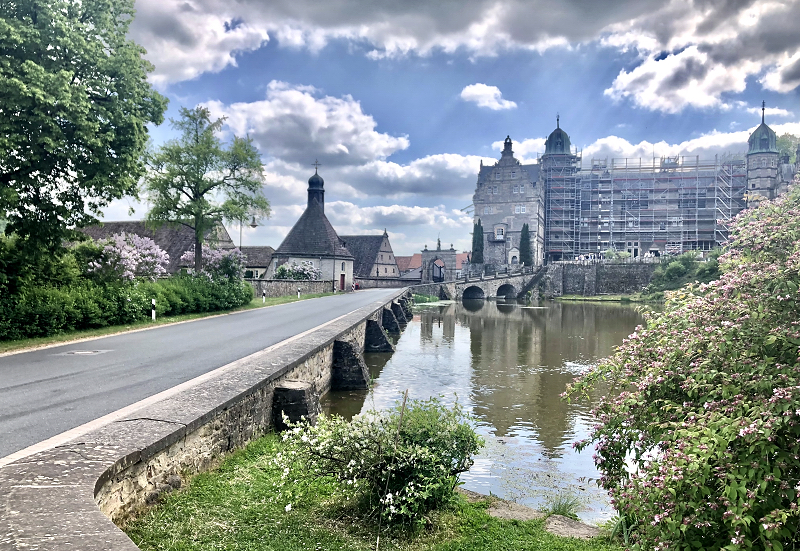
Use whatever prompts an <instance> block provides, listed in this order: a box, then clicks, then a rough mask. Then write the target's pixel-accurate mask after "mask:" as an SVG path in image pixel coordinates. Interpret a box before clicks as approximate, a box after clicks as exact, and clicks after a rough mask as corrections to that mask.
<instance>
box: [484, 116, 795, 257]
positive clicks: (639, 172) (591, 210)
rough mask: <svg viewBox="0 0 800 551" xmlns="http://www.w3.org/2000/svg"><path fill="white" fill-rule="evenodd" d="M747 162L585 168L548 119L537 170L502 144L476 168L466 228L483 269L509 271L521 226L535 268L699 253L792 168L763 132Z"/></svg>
mask: <svg viewBox="0 0 800 551" xmlns="http://www.w3.org/2000/svg"><path fill="white" fill-rule="evenodd" d="M763 109H764V108H763V106H762V117H761V125H760V126H759V127H758V128H756V129H755V130H754V131H753V133H752V134H751V136H750V139H749V140H748V145H749V148H748V152H747V154H746V157H741V156H733V155H726V156H719V155H717V156H715V157H714V158H713V159H700V158H699V157H685V156H678V157H662V158H660V159H656V158H653V159H652V160H645V159H607V158H606V159H592V160H591V161H590V162H588V163H585V164H584V163H583V159H582V157H581V155H580V154H579V153H578V151H577V150H576V149H575V148H573V147H572V144H571V141H570V138H569V135H568V134H567V133H566V132H565V131H564V130H563V129H562V128H561V125H560V120H559V119H558V118H557V119H556V128H555V130H553V132H552V133H551V134H550V135H549V136H548V138H547V140H546V141H545V151H544V154H542V155H541V156H540V157H539V158H538V160H537V162H535V163H531V164H527V165H522V164H520V162H519V161H518V160H517V159H515V158H514V155H513V151H512V142H511V138H510V137H507V138H506V140H505V142H504V144H503V152H502V155H501V158H500V160H499V161H498V162H497V163H495V164H494V165H493V166H483V163H481V167H480V170H479V172H478V182H477V187H476V191H475V195H474V196H473V205H474V208H475V213H474V222H475V223H477V222H478V220H479V219H480V220H481V222H482V225H483V229H484V261H485V263H486V264H493V265H495V266H502V265H509V264H514V263H515V254H516V255H517V257H516V258H517V259H518V254H519V234H520V230H521V229H522V225H523V224H525V223H527V224H528V227H529V229H530V236H531V250H532V251H533V259H534V263H535V264H537V265H540V264H542V263H544V262H547V261H551V260H575V259H577V258H580V257H584V258H600V257H602V256H603V255H605V254H606V251H609V250H613V251H617V252H621V251H625V252H627V253H629V254H630V256H631V257H639V256H645V255H647V256H660V255H663V254H680V253H682V252H685V251H690V250H698V251H707V250H710V249H712V248H715V247H719V246H722V245H723V244H724V243H725V242H726V241H727V240H728V229H727V227H728V223H729V222H730V221H731V219H732V218H733V217H734V216H736V214H738V213H739V212H741V211H742V210H743V209H745V208H747V207H748V206H751V205H753V204H757V202H758V201H759V200H763V199H772V198H775V197H777V196H778V195H780V194H781V193H784V192H785V191H786V190H787V189H788V186H789V184H790V183H791V182H792V180H793V178H794V176H795V174H796V173H797V172H798V165H800V148H798V162H797V164H790V163H789V157H788V155H784V156H783V157H782V158H779V157H780V153H779V151H778V148H777V137H776V135H775V132H774V131H773V130H772V129H771V128H770V127H769V126H767V124H766V123H765V122H764V111H763Z"/></svg>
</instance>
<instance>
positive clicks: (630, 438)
mask: <svg viewBox="0 0 800 551" xmlns="http://www.w3.org/2000/svg"><path fill="white" fill-rule="evenodd" d="M719 265H720V269H721V272H722V274H721V276H720V278H719V280H717V281H713V282H711V283H708V284H699V285H690V286H688V287H686V288H684V289H683V290H681V291H677V292H675V293H674V294H671V295H668V300H667V303H666V305H665V308H664V311H663V312H661V313H658V314H652V315H650V316H649V317H648V319H647V326H646V328H641V327H640V328H638V329H637V331H636V332H635V333H634V334H632V335H631V336H630V337H628V339H626V340H625V341H624V343H623V344H622V346H620V348H619V349H618V351H617V353H616V354H614V355H613V356H612V357H611V358H609V359H608V360H606V361H604V362H602V363H601V364H600V365H598V366H597V367H596V368H595V369H594V370H593V371H591V372H590V373H588V374H587V375H585V376H584V377H583V378H582V379H580V380H579V381H577V382H576V383H575V384H574V385H572V386H570V387H569V388H568V390H567V394H568V395H569V396H577V395H582V394H583V393H588V392H590V391H592V389H593V387H595V385H607V384H609V383H611V385H612V387H613V388H615V389H617V390H620V391H622V392H621V393H620V394H618V395H616V394H610V395H609V397H606V398H604V399H603V400H601V402H600V405H599V406H598V407H597V409H596V411H595V414H596V416H597V419H598V421H599V422H598V424H597V425H596V426H595V427H594V429H593V431H592V433H591V435H590V437H589V438H588V439H587V440H585V441H583V442H581V443H579V445H578V448H579V449H583V448H586V447H587V446H589V445H590V444H592V443H594V444H595V450H596V462H597V465H598V467H599V468H600V470H601V471H602V472H603V477H602V480H601V482H602V484H603V486H604V487H605V488H607V489H608V490H609V492H610V493H611V495H612V497H613V501H614V505H615V507H616V508H617V509H618V511H619V512H620V514H621V515H622V516H623V517H624V518H625V526H626V527H628V528H630V535H631V538H632V541H633V542H635V545H634V546H633V548H634V549H641V550H645V549H646V550H651V549H660V550H664V549H676V550H677V549H726V550H731V551H732V550H737V549H768V548H769V549H777V550H780V549H782V548H786V547H790V546H791V548H793V549H794V548H797V545H798V544H799V543H800V536H799V535H798V534H800V507H798V498H799V497H800V496H798V488H800V409H798V405H797V404H798V400H800V357H798V354H799V353H800V349H799V347H800V293H798V289H800V186H798V187H796V188H794V189H793V190H792V191H790V192H789V194H787V195H786V196H783V197H781V198H779V199H777V200H775V201H770V202H768V201H765V202H764V203H762V205H761V206H760V207H759V208H757V209H751V210H746V211H744V212H742V213H741V214H740V215H739V216H738V217H737V219H736V220H735V222H734V224H733V227H732V232H731V245H730V249H729V250H728V252H726V253H725V254H724V255H722V256H720V257H719ZM670 268H671V265H670V266H668V270H669V269H670ZM674 270H676V271H678V268H677V267H676V268H674ZM611 396H613V397H611Z"/></svg>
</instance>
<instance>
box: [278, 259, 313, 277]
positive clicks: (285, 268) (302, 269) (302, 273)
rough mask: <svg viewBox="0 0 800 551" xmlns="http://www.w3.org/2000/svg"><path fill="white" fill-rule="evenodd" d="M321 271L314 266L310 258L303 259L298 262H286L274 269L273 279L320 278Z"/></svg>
mask: <svg viewBox="0 0 800 551" xmlns="http://www.w3.org/2000/svg"><path fill="white" fill-rule="evenodd" d="M321 273H322V272H321V271H320V270H319V269H318V268H315V267H314V263H313V262H311V261H310V260H304V261H303V262H301V263H300V264H297V263H296V262H292V263H291V265H290V264H289V263H288V262H287V263H286V264H281V265H280V266H278V267H277V268H276V269H275V276H274V277H275V279H297V280H317V279H319V278H320V275H321Z"/></svg>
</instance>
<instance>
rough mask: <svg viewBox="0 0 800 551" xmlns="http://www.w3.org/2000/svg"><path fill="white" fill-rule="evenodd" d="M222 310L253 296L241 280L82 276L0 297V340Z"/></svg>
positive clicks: (239, 304)
mask: <svg viewBox="0 0 800 551" xmlns="http://www.w3.org/2000/svg"><path fill="white" fill-rule="evenodd" d="M153 298H155V299H156V313H157V315H159V316H163V315H177V314H188V313H197V312H211V311H217V310H228V309H231V308H236V307H238V306H243V305H245V304H247V303H249V302H250V301H251V300H252V299H253V289H252V287H251V286H250V285H249V284H248V283H246V282H243V281H227V280H221V281H215V280H212V279H209V278H208V277H205V276H202V275H201V276H197V277H192V276H174V277H171V278H169V279H166V280H161V281H157V282H142V283H138V284H133V283H128V284H125V283H117V284H112V283H107V284H105V285H100V284H97V283H94V282H91V281H83V282H80V283H78V284H74V285H71V286H67V287H40V286H37V287H28V288H25V289H24V290H23V292H22V293H20V294H19V295H18V296H15V297H4V298H3V299H2V301H0V340H13V339H23V338H31V337H47V336H50V335H55V334H58V333H64V332H67V331H74V330H77V329H91V328H95V327H104V326H107V325H120V324H126V323H133V322H136V321H140V320H145V319H148V318H149V317H150V310H151V308H152V303H151V300H152V299H153Z"/></svg>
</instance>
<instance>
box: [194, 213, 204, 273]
mask: <svg viewBox="0 0 800 551" xmlns="http://www.w3.org/2000/svg"><path fill="white" fill-rule="evenodd" d="M201 237H202V235H201V232H200V230H199V229H197V224H195V230H194V273H196V274H199V273H200V272H202V271H203V240H202V239H201Z"/></svg>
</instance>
